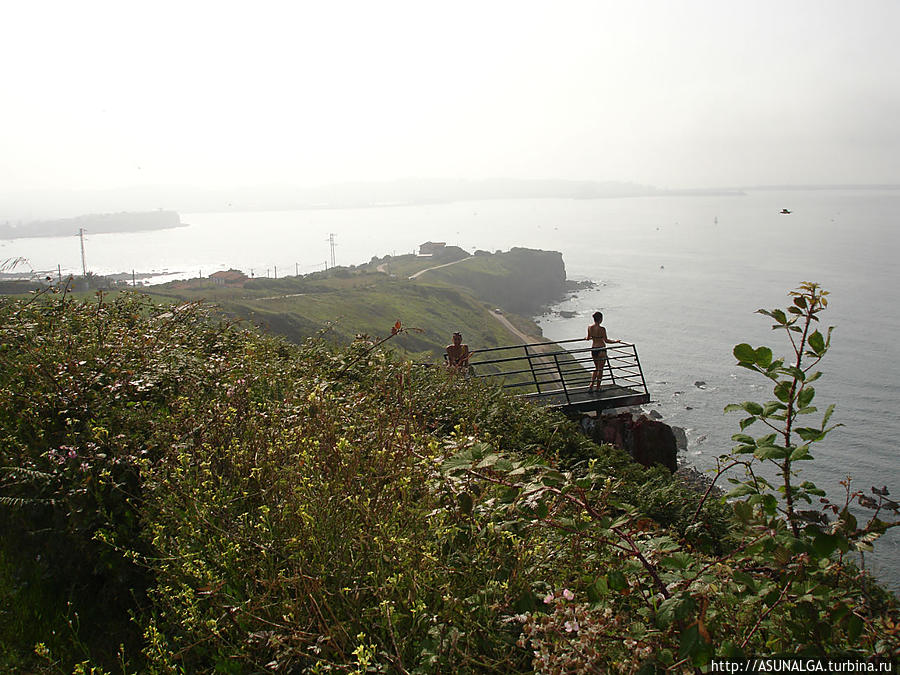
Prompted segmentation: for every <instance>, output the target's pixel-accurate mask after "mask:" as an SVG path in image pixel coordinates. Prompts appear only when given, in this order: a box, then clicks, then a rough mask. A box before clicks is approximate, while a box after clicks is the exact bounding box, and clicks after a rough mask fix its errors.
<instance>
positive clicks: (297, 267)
mask: <svg viewBox="0 0 900 675" xmlns="http://www.w3.org/2000/svg"><path fill="white" fill-rule="evenodd" d="M294 276H295V277H299V276H300V263H298V262H295V263H294Z"/></svg>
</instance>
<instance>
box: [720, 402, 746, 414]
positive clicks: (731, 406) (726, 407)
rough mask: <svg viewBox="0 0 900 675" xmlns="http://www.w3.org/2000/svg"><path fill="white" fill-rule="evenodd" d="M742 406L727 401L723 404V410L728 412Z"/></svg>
mask: <svg viewBox="0 0 900 675" xmlns="http://www.w3.org/2000/svg"><path fill="white" fill-rule="evenodd" d="M743 409H744V408H743V406H740V405H738V404H737V403H729V404H728V405H726V406H725V410H724V411H723V412H726V413H730V412H735V411H736V410H743Z"/></svg>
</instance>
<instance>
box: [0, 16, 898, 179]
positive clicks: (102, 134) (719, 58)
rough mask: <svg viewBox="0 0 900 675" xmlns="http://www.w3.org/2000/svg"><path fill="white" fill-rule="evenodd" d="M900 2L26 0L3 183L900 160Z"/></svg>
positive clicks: (18, 22) (9, 50) (572, 171)
mask: <svg viewBox="0 0 900 675" xmlns="http://www.w3.org/2000/svg"><path fill="white" fill-rule="evenodd" d="M898 28H900V2H897V0H885V1H882V0H860V1H858V2H850V1H848V0H838V1H831V0H796V1H795V0H777V1H772V2H770V1H759V0H753V1H752V2H751V1H749V0H746V1H744V2H737V1H736V0H734V1H732V0H727V1H723V0H684V1H679V2H675V1H674V0H672V1H670V0H665V1H663V0H660V1H658V2H641V1H635V0H627V1H626V0H615V1H611V2H606V1H602V0H592V1H584V2H566V1H565V0H560V1H554V2H550V1H549V0H547V1H543V2H523V1H521V0H519V1H514V2H499V1H491V0H479V1H478V2H460V1H457V2H453V3H446V2H443V3H438V2H431V1H429V0H414V1H410V2H394V1H392V0H381V1H379V2H372V1H365V2H342V1H339V0H338V1H333V0H327V1H326V0H314V1H305V0H293V1H290V2H278V3H276V2H265V1H258V0H257V1H254V2H250V1H249V0H247V1H245V2H239V3H238V2H225V1H222V0H218V1H216V2H193V1H191V0H179V1H178V2H168V1H162V0H154V1H153V2H140V3H138V2H123V1H121V0H117V1H115V2H93V1H90V0H79V1H78V2H72V1H71V0H65V1H60V2H42V1H41V0H28V1H27V2H26V1H22V2H5V3H4V4H3V8H2V9H0V64H2V66H0V74H2V87H3V89H2V90H3V97H2V104H0V189H3V190H6V191H13V190H20V189H28V188H76V189H80V188H104V187H123V186H140V185H190V186H198V187H218V186H222V187H228V186H253V185H264V184H269V183H275V184H296V185H315V184H321V183H329V182H335V181H343V180H390V179H394V178H416V177H432V178H472V179H477V178H486V177H511V178H571V179H590V180H621V181H634V182H639V183H647V184H652V185H656V186H659V187H702V186H732V185H753V184H763V183H793V184H809V183H889V182H892V183H900V39H898V37H897V30H898Z"/></svg>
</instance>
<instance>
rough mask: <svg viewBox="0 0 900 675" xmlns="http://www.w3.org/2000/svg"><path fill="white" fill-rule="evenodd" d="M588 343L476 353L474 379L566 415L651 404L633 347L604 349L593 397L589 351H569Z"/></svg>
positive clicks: (473, 356)
mask: <svg viewBox="0 0 900 675" xmlns="http://www.w3.org/2000/svg"><path fill="white" fill-rule="evenodd" d="M574 343H580V344H582V345H583V344H584V343H585V341H584V340H561V341H559V342H536V343H532V344H521V345H511V346H508V347H494V348H492V349H478V350H473V351H472V353H471V357H470V360H469V363H470V364H471V365H472V366H473V368H472V373H473V374H472V376H473V377H484V378H488V377H489V378H495V379H499V380H501V381H502V385H501V386H502V387H503V388H504V389H511V390H515V391H514V392H513V393H515V394H516V395H518V396H521V397H523V398H527V399H531V400H535V401H537V402H539V403H541V404H543V405H548V406H551V407H555V408H560V409H561V410H562V411H563V412H566V413H570V412H588V411H591V410H594V411H600V410H607V409H609V408H620V407H626V406H632V405H640V404H642V403H648V402H649V401H650V394H649V393H648V391H647V383H646V382H645V381H644V374H643V372H642V370H641V362H640V359H638V354H637V349H636V348H635V346H634V345H633V344H629V343H616V344H614V345H609V346H608V347H607V348H606V365H605V366H604V371H603V384H602V385H601V386H600V389H599V390H598V391H594V392H589V391H588V386H589V385H590V383H591V373H592V372H593V370H594V362H593V360H592V359H591V348H590V347H583V348H567V347H565V346H564V345H573V346H574Z"/></svg>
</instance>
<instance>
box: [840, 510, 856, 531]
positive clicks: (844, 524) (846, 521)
mask: <svg viewBox="0 0 900 675" xmlns="http://www.w3.org/2000/svg"><path fill="white" fill-rule="evenodd" d="M839 523H840V525H841V527H840V530H841V531H843V532H847V533H850V532H855V531H856V516H854V515H853V514H852V513H850V512H849V511H848V510H847V509H846V508H845V509H844V510H843V511H841V516H840V520H839Z"/></svg>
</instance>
